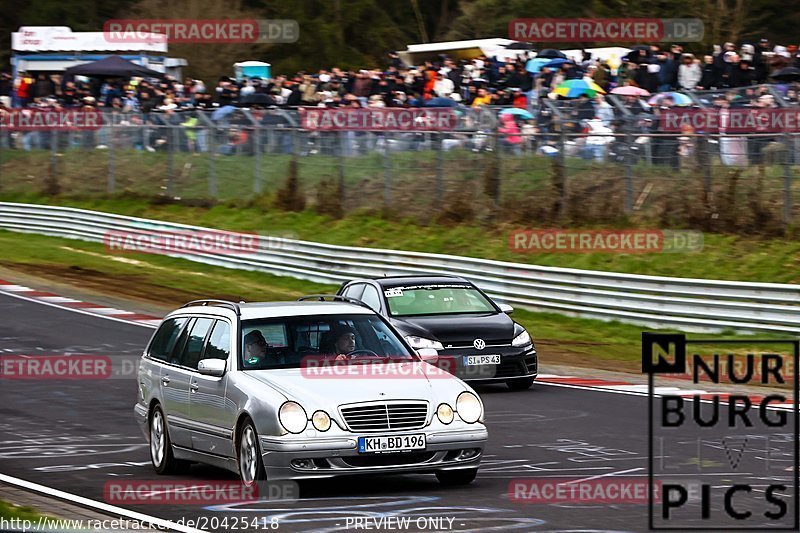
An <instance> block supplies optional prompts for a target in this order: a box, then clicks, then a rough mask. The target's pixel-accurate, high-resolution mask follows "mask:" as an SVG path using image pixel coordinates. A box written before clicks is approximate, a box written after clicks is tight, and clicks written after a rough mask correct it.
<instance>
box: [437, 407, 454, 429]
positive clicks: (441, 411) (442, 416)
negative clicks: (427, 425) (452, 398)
mask: <svg viewBox="0 0 800 533" xmlns="http://www.w3.org/2000/svg"><path fill="white" fill-rule="evenodd" d="M436 416H437V417H439V422H441V423H442V424H449V423H450V422H452V421H453V408H452V407H450V406H449V405H447V404H446V403H443V404H441V405H439V408H438V409H436Z"/></svg>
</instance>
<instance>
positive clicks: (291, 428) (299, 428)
mask: <svg viewBox="0 0 800 533" xmlns="http://www.w3.org/2000/svg"><path fill="white" fill-rule="evenodd" d="M278 420H280V422H281V425H282V426H283V428H284V429H285V430H286V431H288V432H289V433H302V432H303V430H304V429H306V425H307V424H308V416H307V415H306V410H305V409H303V406H301V405H300V404H299V403H297V402H286V403H284V404H283V405H281V408H280V410H279V411H278Z"/></svg>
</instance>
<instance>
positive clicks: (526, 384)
mask: <svg viewBox="0 0 800 533" xmlns="http://www.w3.org/2000/svg"><path fill="white" fill-rule="evenodd" d="M533 380H534V378H516V379H509V380H508V381H506V385H507V386H508V388H509V389H511V390H528V389H530V388H531V387H532V386H533Z"/></svg>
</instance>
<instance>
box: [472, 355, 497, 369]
mask: <svg viewBox="0 0 800 533" xmlns="http://www.w3.org/2000/svg"><path fill="white" fill-rule="evenodd" d="M499 364H500V356H499V355H465V356H464V365H465V366H477V365H499Z"/></svg>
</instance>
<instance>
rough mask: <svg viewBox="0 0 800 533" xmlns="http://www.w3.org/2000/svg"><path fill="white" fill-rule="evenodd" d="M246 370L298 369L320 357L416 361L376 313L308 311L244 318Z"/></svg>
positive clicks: (243, 340) (243, 347)
mask: <svg viewBox="0 0 800 533" xmlns="http://www.w3.org/2000/svg"><path fill="white" fill-rule="evenodd" d="M241 354H242V361H241V368H242V369H244V370H264V369H270V368H300V367H301V366H302V365H303V364H304V363H305V362H307V361H309V360H316V359H320V358H322V359H326V360H327V359H331V360H334V359H336V357H337V356H339V357H340V358H343V357H344V356H349V357H348V360H350V359H353V360H356V359H357V360H364V361H366V362H369V363H373V364H374V363H380V362H398V361H414V360H417V359H416V357H415V356H414V355H412V354H411V352H410V351H409V350H408V348H406V347H405V345H404V344H403V342H402V341H401V340H400V339H399V338H398V337H397V335H396V334H395V333H394V332H393V331H392V330H391V329H390V328H389V327H388V326H387V325H386V323H385V322H384V321H383V320H382V319H381V318H379V317H378V316H375V315H313V316H310V315H305V316H294V317H283V318H270V319H251V320H243V321H242V348H241Z"/></svg>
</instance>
